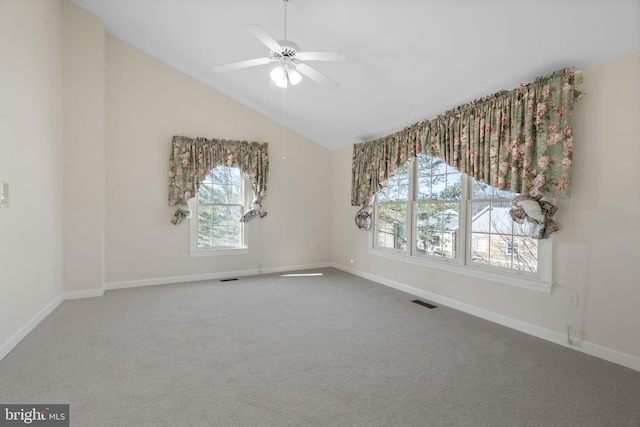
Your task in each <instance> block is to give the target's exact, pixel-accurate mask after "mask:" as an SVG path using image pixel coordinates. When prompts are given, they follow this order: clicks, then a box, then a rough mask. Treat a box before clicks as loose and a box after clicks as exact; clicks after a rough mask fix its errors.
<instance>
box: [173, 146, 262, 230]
mask: <svg viewBox="0 0 640 427" xmlns="http://www.w3.org/2000/svg"><path fill="white" fill-rule="evenodd" d="M219 165H225V166H235V167H238V168H240V170H242V171H243V172H244V173H245V174H246V175H247V176H248V177H249V179H250V180H251V186H252V188H253V192H254V201H253V202H252V206H253V205H257V206H260V203H261V201H262V199H264V198H265V197H266V196H267V178H268V176H269V154H268V144H267V143H266V142H265V143H263V144H260V143H257V142H246V141H228V140H224V139H205V138H195V139H193V138H187V137H184V136H174V137H173V141H172V144H171V156H170V160H169V206H178V210H177V211H176V213H175V214H174V216H173V219H172V220H171V222H172V223H173V224H179V223H180V222H182V220H183V219H184V218H188V217H189V216H190V214H191V211H190V209H189V205H188V203H187V202H188V201H189V199H190V198H191V197H193V196H195V195H196V194H197V191H198V187H199V186H200V183H201V182H202V181H203V180H204V178H205V176H206V175H207V173H209V171H210V170H211V169H213V168H214V167H216V166H219ZM261 216H264V215H261Z"/></svg>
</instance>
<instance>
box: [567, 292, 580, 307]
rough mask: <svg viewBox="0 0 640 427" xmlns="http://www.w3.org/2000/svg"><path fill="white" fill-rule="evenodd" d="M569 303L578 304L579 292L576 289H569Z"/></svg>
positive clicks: (575, 305)
mask: <svg viewBox="0 0 640 427" xmlns="http://www.w3.org/2000/svg"><path fill="white" fill-rule="evenodd" d="M567 305H572V306H574V307H577V306H578V293H577V292H576V291H573V290H571V289H569V290H567Z"/></svg>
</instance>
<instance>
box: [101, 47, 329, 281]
mask: <svg viewBox="0 0 640 427" xmlns="http://www.w3.org/2000/svg"><path fill="white" fill-rule="evenodd" d="M265 89H266V88H265ZM174 135H184V136H189V137H207V138H223V139H239V140H247V141H258V142H268V143H270V145H269V152H270V171H269V182H268V195H267V198H266V199H265V201H264V203H263V207H264V209H265V210H266V211H267V212H268V216H267V217H265V218H264V219H261V220H254V221H251V222H249V223H248V224H247V225H248V228H249V230H248V231H249V239H250V242H249V243H250V249H249V251H250V252H249V254H248V255H233V256H216V257H198V258H191V257H189V256H188V254H187V253H186V251H187V250H188V248H189V240H188V238H189V227H188V223H186V222H185V223H182V224H179V225H177V226H175V225H172V224H171V223H170V220H171V218H172V216H173V212H174V210H175V208H171V207H169V206H168V205H167V192H168V188H167V186H168V173H169V151H170V144H171V138H172V136H174ZM281 141H282V127H281V125H280V124H278V123H275V122H273V121H271V120H268V119H266V118H265V117H264V116H261V115H260V114H258V113H256V112H254V111H252V110H250V109H248V108H246V107H244V106H242V105H240V104H238V103H237V102H235V101H232V100H230V99H229V98H227V97H225V96H223V95H221V94H220V93H218V92H216V91H214V90H212V89H210V88H208V87H206V86H204V85H203V84H202V83H199V82H197V81H196V80H194V79H192V78H190V77H188V76H186V75H184V74H183V73H181V72H179V71H177V70H175V69H173V68H170V67H168V66H166V65H164V64H163V63H161V62H160V61H158V60H156V59H153V58H151V57H150V56H148V55H146V54H144V53H142V52H141V51H139V50H137V49H135V48H133V47H131V46H130V45H127V44H125V43H123V42H121V41H119V40H117V39H115V38H113V37H108V38H107V149H106V153H107V159H106V164H107V167H106V177H107V178H106V179H107V181H106V182H107V186H106V189H107V199H106V234H105V237H106V240H105V241H106V281H107V283H109V285H110V286H117V284H118V282H128V281H135V280H149V279H162V278H172V277H178V278H183V277H184V276H197V275H206V274H216V273H221V272H226V271H230V272H234V271H243V270H256V271H257V270H258V269H259V268H260V266H261V265H262V268H263V269H265V270H269V269H279V268H284V267H289V266H302V265H310V264H317V263H326V262H328V261H329V257H330V233H329V232H328V230H329V229H330V225H331V220H330V212H331V210H330V200H331V198H330V191H331V184H330V182H331V178H330V172H331V153H330V152H329V151H328V150H326V149H325V148H323V147H321V146H319V145H318V144H315V143H313V142H311V141H309V140H307V139H305V138H303V137H301V136H300V135H297V134H294V133H289V134H288V135H287V159H286V160H282V159H281V156H280V153H281ZM310 159H311V161H309V160H310ZM179 280H180V279H179Z"/></svg>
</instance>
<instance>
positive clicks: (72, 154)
mask: <svg viewBox="0 0 640 427" xmlns="http://www.w3.org/2000/svg"><path fill="white" fill-rule="evenodd" d="M62 5H63V21H62V22H63V43H64V51H63V55H64V56H63V64H64V68H63V70H64V104H63V111H64V197H63V198H64V282H65V290H66V291H73V292H74V293H75V294H76V295H78V296H82V295H84V294H83V293H82V291H87V290H95V289H101V288H102V284H103V283H104V272H103V266H104V259H103V258H104V248H103V246H104V238H103V230H104V203H105V182H104V168H105V164H104V163H105V161H104V158H105V102H106V101H105V88H106V82H105V65H106V64H105V63H106V51H105V38H106V32H105V28H104V25H103V23H102V21H101V20H100V19H98V18H97V17H96V16H94V15H92V14H90V13H89V12H87V11H85V10H84V9H82V8H80V7H78V6H76V5H74V4H72V3H69V2H67V1H65V2H63V3H62Z"/></svg>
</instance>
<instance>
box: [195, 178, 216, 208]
mask: <svg viewBox="0 0 640 427" xmlns="http://www.w3.org/2000/svg"><path fill="white" fill-rule="evenodd" d="M198 203H213V187H212V185H211V183H210V182H203V183H202V184H200V187H199V188H198Z"/></svg>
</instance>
